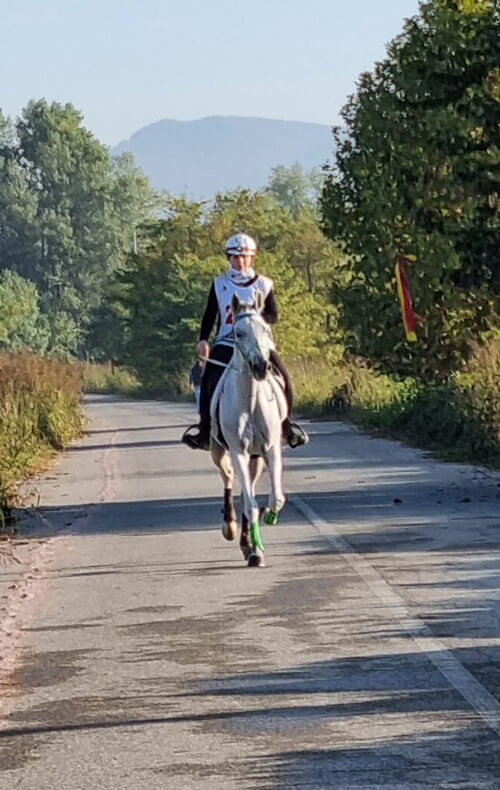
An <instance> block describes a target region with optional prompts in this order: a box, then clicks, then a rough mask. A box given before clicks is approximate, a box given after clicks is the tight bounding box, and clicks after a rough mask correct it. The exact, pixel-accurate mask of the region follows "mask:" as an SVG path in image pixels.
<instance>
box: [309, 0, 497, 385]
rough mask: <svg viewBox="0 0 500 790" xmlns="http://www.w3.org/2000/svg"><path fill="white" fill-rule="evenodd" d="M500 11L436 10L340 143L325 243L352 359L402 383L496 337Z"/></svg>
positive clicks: (349, 121)
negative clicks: (404, 324) (404, 292)
mask: <svg viewBox="0 0 500 790" xmlns="http://www.w3.org/2000/svg"><path fill="white" fill-rule="evenodd" d="M499 63H500V9H499V7H498V4H497V3H495V2H489V0H432V1H431V2H427V3H425V4H423V5H422V7H421V13H420V14H419V15H418V16H416V17H414V18H412V19H410V20H408V21H407V23H406V25H405V28H404V30H403V32H402V34H401V35H400V36H399V37H398V38H396V39H395V40H394V41H393V42H392V43H391V44H390V45H389V48H388V56H387V58H386V59H385V60H384V61H383V62H382V63H379V64H378V65H377V66H376V68H375V70H374V71H373V72H372V73H366V74H363V75H362V76H361V78H360V80H359V84H358V90H357V92H356V93H355V94H354V95H353V96H352V97H351V98H350V100H349V101H348V103H347V105H346V106H345V108H344V110H343V119H344V122H345V125H344V126H343V127H340V128H337V129H336V131H335V141H336V146H337V153H336V161H335V165H334V167H333V168H332V169H331V171H330V173H329V178H328V182H327V185H326V188H325V190H324V193H323V198H322V208H323V222H324V228H325V231H326V233H327V234H328V235H329V236H330V237H331V238H333V239H338V240H341V241H342V242H343V245H344V249H345V251H346V253H347V254H348V255H349V256H350V263H349V266H348V270H347V271H346V276H347V279H348V281H349V285H348V288H347V289H346V290H345V291H344V292H343V294H342V321H343V324H344V326H345V328H346V330H347V332H348V338H349V343H350V345H351V347H352V348H353V349H354V350H356V351H358V352H361V353H363V354H365V355H367V356H369V357H370V358H371V359H372V360H373V361H376V362H378V363H379V364H383V365H384V366H385V367H387V368H389V369H392V370H396V371H399V372H408V371H413V372H417V373H420V374H421V375H424V376H426V377H430V378H433V377H442V376H446V375H447V374H448V372H449V371H450V370H452V369H454V368H456V367H458V366H459V365H460V364H461V362H462V361H463V360H465V359H466V357H467V352H468V347H469V344H470V341H471V340H472V339H480V338H481V337H485V336H487V335H488V333H491V332H494V331H496V330H497V329H498V327H499V325H500V317H499V307H498V294H499V291H500V245H499V217H500V214H499V210H500V198H499V194H500V68H499ZM400 255H414V256H416V258H417V260H416V262H415V264H414V265H413V266H412V267H411V269H410V271H409V279H410V283H411V289H412V295H413V301H414V305H415V311H416V313H417V321H418V327H417V332H418V335H419V342H418V343H417V344H416V345H415V346H413V347H411V348H410V347H408V346H406V343H405V341H404V338H403V335H402V329H401V321H400V316H399V312H398V306H397V302H396V300H395V297H394V277H393V270H394V263H395V261H396V259H397V258H398V256H400Z"/></svg>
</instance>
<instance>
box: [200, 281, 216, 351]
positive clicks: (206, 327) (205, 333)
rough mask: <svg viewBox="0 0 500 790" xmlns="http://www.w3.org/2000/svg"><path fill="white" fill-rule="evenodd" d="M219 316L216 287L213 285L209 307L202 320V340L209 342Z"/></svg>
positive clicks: (209, 297) (206, 308)
mask: <svg viewBox="0 0 500 790" xmlns="http://www.w3.org/2000/svg"><path fill="white" fill-rule="evenodd" d="M218 314H219V307H218V305H217V297H216V295H215V285H214V284H213V283H212V287H211V288H210V293H209V294H208V301H207V306H206V307H205V312H204V313H203V318H202V319H201V328H200V340H208V338H209V337H210V332H211V331H212V329H213V327H214V324H215V321H216V319H217V316H218Z"/></svg>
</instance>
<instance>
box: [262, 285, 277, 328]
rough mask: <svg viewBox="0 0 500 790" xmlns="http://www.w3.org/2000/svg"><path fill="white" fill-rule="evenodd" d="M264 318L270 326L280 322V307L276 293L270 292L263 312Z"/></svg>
mask: <svg viewBox="0 0 500 790" xmlns="http://www.w3.org/2000/svg"><path fill="white" fill-rule="evenodd" d="M262 318H263V319H264V321H267V323H268V324H275V323H276V321H277V320H278V305H277V304H276V299H275V297H274V291H269V293H268V295H267V297H266V301H265V302H264V309H263V310H262Z"/></svg>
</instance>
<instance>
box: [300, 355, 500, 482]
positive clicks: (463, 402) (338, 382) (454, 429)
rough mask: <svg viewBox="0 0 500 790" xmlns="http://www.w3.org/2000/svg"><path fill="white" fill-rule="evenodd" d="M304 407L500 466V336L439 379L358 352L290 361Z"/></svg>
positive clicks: (443, 452)
mask: <svg viewBox="0 0 500 790" xmlns="http://www.w3.org/2000/svg"><path fill="white" fill-rule="evenodd" d="M289 368H290V372H291V374H292V380H293V382H294V387H295V403H296V409H297V411H298V412H302V413H303V414H306V415H308V416H315V415H323V416H328V415H338V416H346V415H348V418H349V419H350V420H351V421H352V422H354V423H356V424H358V425H360V426H361V427H364V428H368V429H370V430H375V431H377V433H380V434H382V435H385V436H388V437H392V438H397V439H403V440H406V441H408V442H410V443H412V444H415V445H416V446H418V447H421V448H423V449H430V450H432V451H433V452H435V453H437V454H439V455H441V456H442V457H445V458H448V459H450V460H455V461H466V462H471V463H479V464H485V465H487V466H491V467H494V468H500V340H493V341H491V342H490V343H489V344H488V345H486V346H483V347H478V348H477V349H476V350H475V352H474V354H473V355H472V357H471V360H470V362H469V363H468V365H467V367H466V368H465V369H464V370H463V371H460V372H455V373H453V374H452V375H451V376H450V377H449V379H448V380H447V381H445V382H443V383H440V384H432V383H425V382H422V381H419V380H418V379H416V378H405V379H402V380H397V379H395V378H393V377H391V376H388V375H385V374H382V373H377V372H374V371H373V370H371V369H369V368H368V367H366V366H364V365H363V363H362V361H360V360H359V359H356V360H351V361H349V362H342V363H340V364H338V365H335V366H328V365H326V364H325V363H320V362H319V361H318V362H315V363H313V362H302V363H300V364H298V365H295V364H294V363H291V364H290V366H289Z"/></svg>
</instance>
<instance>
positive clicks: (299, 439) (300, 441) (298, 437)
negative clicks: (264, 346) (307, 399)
mask: <svg viewBox="0 0 500 790" xmlns="http://www.w3.org/2000/svg"><path fill="white" fill-rule="evenodd" d="M271 362H272V364H273V365H274V367H275V368H276V369H277V370H278V371H279V372H280V373H281V375H282V376H283V381H284V384H285V387H284V389H285V398H286V402H287V404H288V414H291V413H292V406H293V390H292V382H291V381H290V376H289V375H288V371H287V369H286V368H285V366H284V364H283V360H282V359H281V357H280V356H279V354H278V352H277V351H275V350H273V351H271ZM281 431H282V434H283V439H284V440H285V442H286V443H287V444H288V446H289V447H291V448H292V450H295V448H296V447H302V445H304V444H307V442H308V441H309V437H308V435H307V433H306V432H305V431H304V430H302V428H301V427H300V425H297V423H296V422H292V421H291V420H290V418H289V417H286V418H285V419H284V420H283V422H282V424H281Z"/></svg>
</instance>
